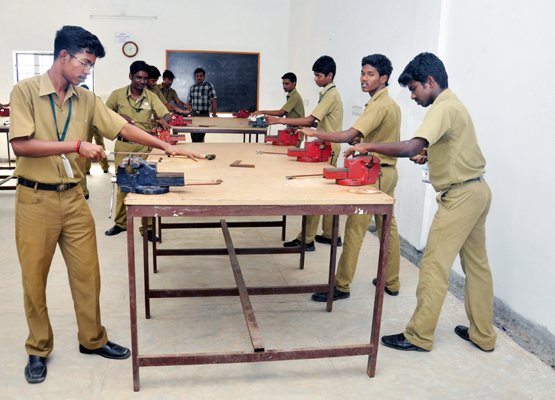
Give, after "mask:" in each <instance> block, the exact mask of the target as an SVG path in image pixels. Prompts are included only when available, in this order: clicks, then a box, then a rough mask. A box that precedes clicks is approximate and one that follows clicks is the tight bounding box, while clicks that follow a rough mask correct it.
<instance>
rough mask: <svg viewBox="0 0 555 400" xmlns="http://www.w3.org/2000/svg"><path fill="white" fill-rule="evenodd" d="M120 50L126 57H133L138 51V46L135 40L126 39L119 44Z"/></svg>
mask: <svg viewBox="0 0 555 400" xmlns="http://www.w3.org/2000/svg"><path fill="white" fill-rule="evenodd" d="M121 51H122V52H123V54H124V55H125V56H126V57H135V56H136V55H137V53H138V52H139V46H137V43H135V42H131V41H128V42H125V43H124V44H123V46H121Z"/></svg>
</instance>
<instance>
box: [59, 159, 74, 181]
mask: <svg viewBox="0 0 555 400" xmlns="http://www.w3.org/2000/svg"><path fill="white" fill-rule="evenodd" d="M61 157H62V163H63V164H64V169H65V170H66V175H67V177H68V178H75V176H74V175H73V169H72V168H71V163H70V162H69V160H68V159H67V157H66V155H65V154H62V156H61Z"/></svg>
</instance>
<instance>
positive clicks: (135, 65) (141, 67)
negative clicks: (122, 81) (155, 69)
mask: <svg viewBox="0 0 555 400" xmlns="http://www.w3.org/2000/svg"><path fill="white" fill-rule="evenodd" d="M148 70H149V68H148V64H147V63H145V62H144V61H140V60H138V61H133V62H132V63H131V65H130V66H129V72H130V73H131V75H135V74H136V73H137V72H139V71H145V72H146V73H147V74H148Z"/></svg>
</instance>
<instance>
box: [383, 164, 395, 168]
mask: <svg viewBox="0 0 555 400" xmlns="http://www.w3.org/2000/svg"><path fill="white" fill-rule="evenodd" d="M394 166H395V165H390V164H380V167H382V168H384V167H394Z"/></svg>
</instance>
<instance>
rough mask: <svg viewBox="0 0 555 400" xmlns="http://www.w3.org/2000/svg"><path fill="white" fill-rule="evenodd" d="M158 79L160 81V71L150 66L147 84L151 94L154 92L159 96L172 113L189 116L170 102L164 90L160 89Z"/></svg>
mask: <svg viewBox="0 0 555 400" xmlns="http://www.w3.org/2000/svg"><path fill="white" fill-rule="evenodd" d="M158 79H160V70H159V69H158V68H156V67H155V66H154V65H149V66H148V82H147V84H146V85H147V87H148V90H150V91H151V92H154V94H156V96H158V98H159V99H160V101H161V102H162V104H163V105H164V106H166V108H167V109H168V110H170V111H171V112H176V113H179V114H187V111H186V110H182V109H181V108H179V107H176V106H175V105H174V104H173V103H171V102H170V100H168V98H167V97H166V95H165V94H164V93H163V92H162V89H160V87H159V86H158ZM174 93H175V90H174ZM176 96H177V94H176Z"/></svg>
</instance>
